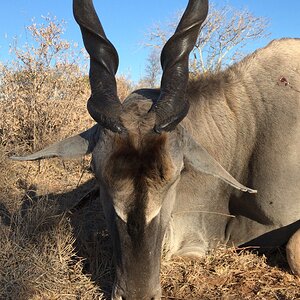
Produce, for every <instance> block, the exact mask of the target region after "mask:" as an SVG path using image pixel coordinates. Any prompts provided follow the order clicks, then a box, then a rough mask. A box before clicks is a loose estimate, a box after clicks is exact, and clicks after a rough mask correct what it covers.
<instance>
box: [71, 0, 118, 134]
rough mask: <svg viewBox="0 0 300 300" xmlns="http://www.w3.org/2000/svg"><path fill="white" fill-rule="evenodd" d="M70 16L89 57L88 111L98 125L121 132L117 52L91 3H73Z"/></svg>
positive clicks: (89, 0)
mask: <svg viewBox="0 0 300 300" xmlns="http://www.w3.org/2000/svg"><path fill="white" fill-rule="evenodd" d="M73 14H74V18H75V20H76V22H77V23H78V25H79V26H80V30H81V33H82V38H83V42H84V46H85V48H86V50H87V52H88V54H89V56H90V72H89V79H90V86H91V97H90V98H89V100H88V104H87V108H88V112H89V113H90V115H91V117H92V118H93V119H94V120H95V121H96V122H97V123H99V124H100V125H101V126H103V127H105V128H107V129H109V130H111V131H114V132H122V131H123V130H124V127H123V125H122V124H121V121H120V118H119V117H120V113H121V110H122V105H121V102H120V100H119V98H118V94H117V84H116V79H115V74H116V72H117V69H118V65H119V57H118V53H117V50H116V49H115V47H114V46H113V44H112V43H111V42H110V41H109V40H108V39H107V37H106V35H105V32H104V30H103V27H102V24H101V22H100V20H99V18H98V16H97V13H96V11H95V8H94V5H93V1H92V0H73Z"/></svg>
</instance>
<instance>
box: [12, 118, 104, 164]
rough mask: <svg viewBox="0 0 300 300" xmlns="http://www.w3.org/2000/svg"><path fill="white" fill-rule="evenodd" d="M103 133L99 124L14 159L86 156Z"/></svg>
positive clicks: (13, 158) (13, 157)
mask: <svg viewBox="0 0 300 300" xmlns="http://www.w3.org/2000/svg"><path fill="white" fill-rule="evenodd" d="M100 134H101V128H100V126H99V125H98V124H96V125H95V126H93V127H91V128H90V129H88V130H87V131H84V132H82V133H80V134H78V135H75V136H72V137H69V138H67V139H65V140H62V141H60V142H58V143H55V144H52V145H50V146H48V147H47V148H45V149H43V150H40V151H38V152H36V153H33V154H30V155H27V156H12V157H11V159H12V160H18V161H26V160H38V159H44V158H51V157H62V158H74V157H79V156H84V155H86V154H89V153H91V152H92V151H93V149H94V147H95V146H96V144H97V142H98V140H99V137H100Z"/></svg>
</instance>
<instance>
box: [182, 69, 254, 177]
mask: <svg viewBox="0 0 300 300" xmlns="http://www.w3.org/2000/svg"><path fill="white" fill-rule="evenodd" d="M237 72H238V70H237V69H234V68H232V69H229V70H226V71H224V72H221V73H219V74H216V75H207V76H202V77H200V78H199V79H197V80H195V81H192V82H191V83H190V86H189V90H188V96H189V99H190V103H191V107H190V112H189V114H188V116H187V118H186V119H185V120H184V124H183V125H184V126H185V127H186V128H187V130H188V131H189V132H190V134H191V135H192V136H193V138H194V139H195V140H196V141H197V142H198V143H200V144H201V145H202V146H204V147H205V148H206V149H207V151H208V152H210V154H211V155H212V156H213V157H214V158H215V159H217V160H218V161H219V162H220V163H221V165H223V167H224V168H226V169H227V171H229V172H231V174H232V175H233V176H235V177H236V178H237V179H238V180H243V177H244V176H245V174H244V173H245V172H246V169H247V167H248V163H247V162H248V161H249V159H250V157H251V153H252V150H253V148H254V141H255V136H256V119H255V115H254V112H253V111H252V110H251V99H250V97H248V96H247V91H246V90H245V88H244V87H243V84H242V79H241V77H240V74H237ZM243 164H244V165H243Z"/></svg>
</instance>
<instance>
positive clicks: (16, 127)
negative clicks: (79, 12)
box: [0, 17, 91, 151]
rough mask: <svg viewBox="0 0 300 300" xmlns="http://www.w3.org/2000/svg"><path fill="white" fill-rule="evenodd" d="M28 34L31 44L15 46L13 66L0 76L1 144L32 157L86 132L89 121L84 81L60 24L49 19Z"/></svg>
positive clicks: (86, 88)
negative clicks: (39, 150)
mask: <svg viewBox="0 0 300 300" xmlns="http://www.w3.org/2000/svg"><path fill="white" fill-rule="evenodd" d="M27 33H28V36H29V37H30V39H29V42H28V43H27V44H26V45H25V46H24V47H22V48H19V47H18V45H17V43H15V44H14V45H13V46H12V49H11V51H12V53H13V54H14V60H13V62H12V63H11V64H10V65H8V66H2V70H1V74H2V75H1V85H0V95H1V100H0V114H1V116H2V117H1V119H0V143H1V144H2V145H4V146H6V145H8V146H9V145H10V149H12V146H13V147H14V148H15V147H16V146H17V145H22V147H23V151H32V150H35V149H37V148H40V147H41V146H43V145H45V144H46V143H50V142H51V141H53V139H54V137H55V138H57V137H60V136H65V135H66V134H70V133H71V132H74V131H78V130H79V129H82V128H86V127H88V126H89V124H91V119H90V117H89V116H88V114H87V112H86V99H87V98H88V95H89V83H88V78H87V76H84V73H83V71H82V70H81V68H80V66H79V65H78V63H77V57H76V55H75V54H74V53H75V52H74V49H73V48H72V46H71V44H70V43H69V42H67V41H65V40H63V39H62V34H63V23H60V22H59V21H57V20H56V19H55V18H49V17H47V18H45V23H43V24H41V25H37V24H32V25H31V26H28V27H27Z"/></svg>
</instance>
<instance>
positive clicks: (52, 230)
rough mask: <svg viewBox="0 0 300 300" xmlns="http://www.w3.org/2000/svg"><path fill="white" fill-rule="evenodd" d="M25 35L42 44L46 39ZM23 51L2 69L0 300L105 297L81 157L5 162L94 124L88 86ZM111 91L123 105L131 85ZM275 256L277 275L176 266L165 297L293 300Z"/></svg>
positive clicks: (290, 280) (96, 216) (102, 231)
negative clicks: (18, 60)
mask: <svg viewBox="0 0 300 300" xmlns="http://www.w3.org/2000/svg"><path fill="white" fill-rule="evenodd" d="M51 26H52V27H51V30H53V31H54V32H57V31H58V32H59V28H56V27H55V26H54V25H53V24H52V25H51ZM32 30H34V32H35V36H36V35H37V37H39V36H41V37H42V38H44V39H45V38H46V41H47V37H44V34H45V32H47V31H45V30H44V31H43V30H42V31H41V32H40V33H39V32H37V31H36V28H33V29H32ZM55 30H56V31H55ZM50 32H51V31H50ZM50 45H51V43H50ZM56 45H57V44H56ZM63 45H65V44H62V45H61V47H62V46H63ZM49 47H50V46H49ZM35 50H36V49H35ZM44 50H45V49H44V48H43V49H40V51H44ZM30 53H31V54H32V52H29V53H28V52H27V54H26V53H23V52H22V53H21V54H22V56H21V57H22V58H23V59H24V57H25V58H26V57H27V60H25V64H23V65H22V66H19V69H17V70H13V69H12V68H9V67H2V71H3V72H2V79H1V85H0V94H1V100H0V115H1V119H0V221H1V223H0V299H12V300H15V299H20V300H22V299H24V300H25V299H26V300H27V299H28V300H29V299H30V300H33V299H51V300H52V299H61V300H63V299H71V300H73V299H89V300H90V299H91V300H92V299H108V297H109V294H110V291H111V286H112V282H113V276H114V275H113V268H112V258H111V252H112V251H111V245H110V239H109V235H108V233H107V230H106V227H105V222H104V216H103V212H102V209H101V205H100V202H99V198H98V197H97V191H96V190H94V189H93V187H94V182H93V180H92V179H91V178H92V176H91V174H90V173H89V169H88V165H89V159H83V160H79V161H70V162H63V161H61V160H59V159H52V160H49V161H42V162H40V163H39V162H28V163H16V162H12V161H10V160H9V159H8V156H9V155H11V154H13V153H18V154H21V153H23V152H28V151H33V150H34V149H36V148H41V147H43V146H44V145H46V144H49V143H51V142H53V141H55V140H60V139H62V138H64V137H66V136H68V135H71V134H73V133H74V132H78V131H80V130H82V129H84V128H87V127H89V126H90V124H92V121H91V119H90V118H89V116H88V115H87V113H86V108H85V106H86V99H87V98H88V95H89V90H88V83H87V78H86V77H84V76H82V74H80V72H79V69H78V68H76V66H74V65H72V64H65V65H63V71H64V73H62V72H61V70H62V69H60V64H61V60H60V64H55V63H54V64H53V65H52V66H50V67H49V66H48V67H47V66H46V65H44V67H43V68H42V72H37V71H38V67H40V65H39V64H36V59H37V58H36V57H35V58H34V59H33V58H32V60H30V59H31V58H30V57H32V56H30V55H31V54H30ZM58 53H60V52H59V51H58ZM26 55H27V56H26ZM19 56H20V54H19ZM41 57H43V56H41ZM19 58H20V57H19ZM55 66H56V67H55ZM55 68H56V69H55ZM63 74H64V75H63ZM119 88H120V89H121V94H122V96H121V98H124V97H125V95H126V94H127V93H128V92H129V91H130V89H131V88H132V85H131V84H130V82H129V83H128V82H126V78H124V77H123V78H121V80H120V82H119ZM90 191H92V192H90ZM81 199H83V200H82V201H80V200H81ZM78 203H79V204H78ZM277 256H278V258H277V259H276V261H277V263H278V262H280V266H281V267H280V268H279V267H278V266H275V267H272V266H270V264H268V263H267V261H266V258H265V257H263V256H257V255H255V254H253V253H251V252H247V251H240V252H236V251H235V250H234V249H218V250H217V251H215V252H213V253H212V254H210V255H208V256H206V257H204V258H203V259H198V260H183V259H181V258H175V259H174V260H172V261H171V262H167V263H163V266H162V286H163V291H164V299H178V300H179V299H209V300H211V299H275V300H288V299H289V300H292V299H300V293H299V290H300V289H299V287H300V283H299V280H298V279H296V278H295V277H294V276H293V275H291V274H290V273H289V271H287V270H286V269H284V268H282V265H283V266H286V262H285V258H284V255H280V252H277Z"/></svg>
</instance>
